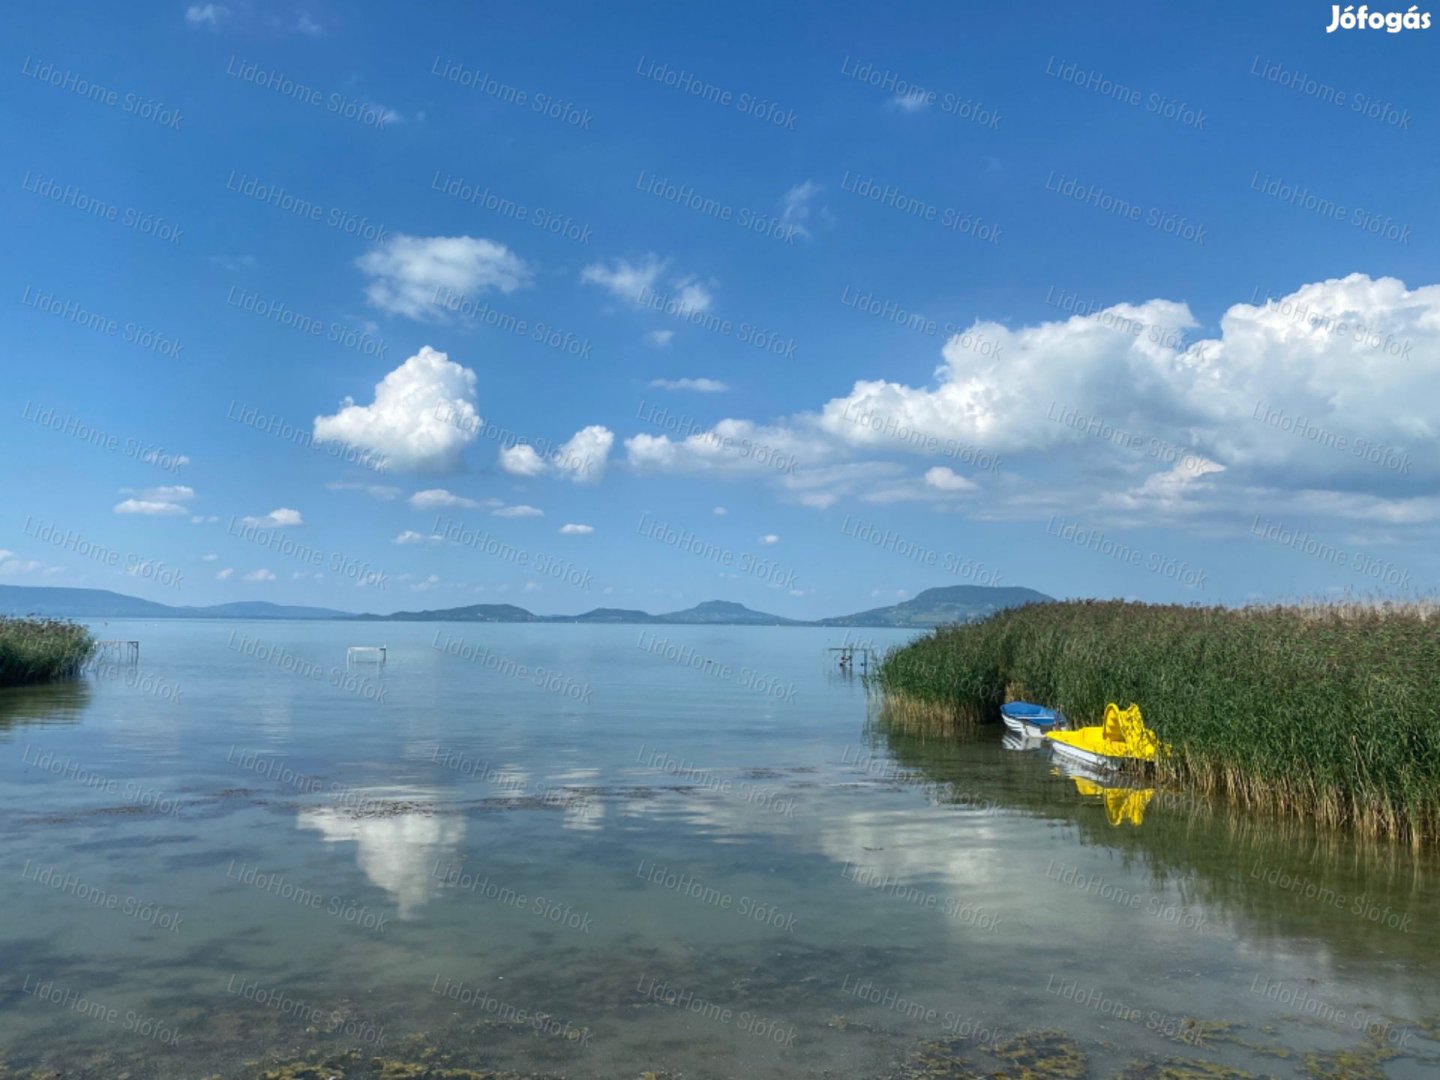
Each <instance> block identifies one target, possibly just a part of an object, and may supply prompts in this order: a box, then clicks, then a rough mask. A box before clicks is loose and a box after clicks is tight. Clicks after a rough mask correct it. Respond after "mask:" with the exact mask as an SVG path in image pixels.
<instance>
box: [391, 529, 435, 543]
mask: <svg viewBox="0 0 1440 1080" xmlns="http://www.w3.org/2000/svg"><path fill="white" fill-rule="evenodd" d="M444 539H445V538H444V537H443V536H441V535H440V534H439V533H431V534H430V535H429V536H426V535H425V534H424V533H418V532H416V531H415V530H414V529H406V530H405V531H404V532H402V533H401V534H400V535H399V536H397V537H395V539H394V540H393V541H391V543H395V544H424V543H427V542H428V543H436V542H438V541H441V540H444Z"/></svg>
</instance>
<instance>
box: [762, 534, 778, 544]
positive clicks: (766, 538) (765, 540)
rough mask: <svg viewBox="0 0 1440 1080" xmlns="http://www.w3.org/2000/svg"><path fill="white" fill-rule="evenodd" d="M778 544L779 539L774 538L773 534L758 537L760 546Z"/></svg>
mask: <svg viewBox="0 0 1440 1080" xmlns="http://www.w3.org/2000/svg"><path fill="white" fill-rule="evenodd" d="M779 542H780V537H778V536H776V535H775V534H774V533H766V534H765V535H764V536H762V537H760V543H762V544H778V543H779Z"/></svg>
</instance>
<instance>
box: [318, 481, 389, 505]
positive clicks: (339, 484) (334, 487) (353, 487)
mask: <svg viewBox="0 0 1440 1080" xmlns="http://www.w3.org/2000/svg"><path fill="white" fill-rule="evenodd" d="M325 486H326V487H327V488H329V489H330V490H331V491H363V492H365V494H366V495H369V496H371V497H372V498H376V499H381V500H383V501H384V502H391V501H393V500H395V499H397V498H399V497H400V496H401V495H402V494H404V490H403V489H402V488H398V487H393V486H391V485H390V484H357V483H353V482H350V481H342V480H334V481H331V482H330V483H328V484H326V485H325Z"/></svg>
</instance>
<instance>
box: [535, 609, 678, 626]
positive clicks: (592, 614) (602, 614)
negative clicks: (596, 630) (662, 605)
mask: <svg viewBox="0 0 1440 1080" xmlns="http://www.w3.org/2000/svg"><path fill="white" fill-rule="evenodd" d="M549 621H551V622H579V623H653V622H659V621H660V620H659V619H657V618H656V617H655V616H654V615H651V614H650V613H649V612H646V611H636V610H635V609H634V608H615V607H597V608H596V609H595V610H594V611H587V612H585V613H584V614H583V615H551V616H549Z"/></svg>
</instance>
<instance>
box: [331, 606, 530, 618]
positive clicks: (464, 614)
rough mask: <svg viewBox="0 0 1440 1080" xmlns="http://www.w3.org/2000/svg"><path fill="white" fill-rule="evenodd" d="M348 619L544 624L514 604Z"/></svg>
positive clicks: (404, 612)
mask: <svg viewBox="0 0 1440 1080" xmlns="http://www.w3.org/2000/svg"><path fill="white" fill-rule="evenodd" d="M345 617H346V618H348V619H366V620H370V621H388V622H544V621H545V619H544V618H543V617H542V616H539V615H536V614H534V613H532V612H529V611H526V610H525V609H524V608H523V607H516V606H515V605H514V604H469V605H467V606H466V607H452V608H436V609H434V610H429V611H396V612H394V613H392V614H390V615H347V616H345Z"/></svg>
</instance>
